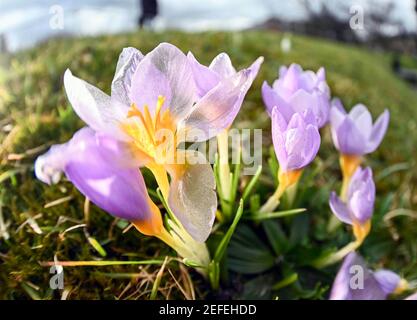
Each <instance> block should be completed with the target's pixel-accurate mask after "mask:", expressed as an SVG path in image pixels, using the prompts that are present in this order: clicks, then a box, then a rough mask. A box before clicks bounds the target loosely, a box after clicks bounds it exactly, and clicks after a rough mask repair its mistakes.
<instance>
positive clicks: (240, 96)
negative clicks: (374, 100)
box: [35, 43, 415, 299]
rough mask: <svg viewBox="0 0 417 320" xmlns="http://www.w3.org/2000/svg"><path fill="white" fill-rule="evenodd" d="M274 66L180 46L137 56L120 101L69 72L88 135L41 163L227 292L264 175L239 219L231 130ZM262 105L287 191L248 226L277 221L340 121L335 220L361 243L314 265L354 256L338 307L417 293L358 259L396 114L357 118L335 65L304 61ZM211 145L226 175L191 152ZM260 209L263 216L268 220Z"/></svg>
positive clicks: (47, 178) (127, 63)
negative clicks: (238, 236)
mask: <svg viewBox="0 0 417 320" xmlns="http://www.w3.org/2000/svg"><path fill="white" fill-rule="evenodd" d="M262 62H263V58H262V57H260V58H258V59H257V60H255V61H254V62H253V63H252V64H251V65H250V66H249V67H248V68H246V69H242V70H239V71H237V70H236V69H235V67H234V66H233V64H232V62H231V59H230V57H229V56H228V55H227V54H226V53H221V54H219V55H218V56H217V57H215V58H214V59H213V61H212V62H211V63H210V65H209V66H205V65H202V64H200V63H199V62H198V61H197V59H196V58H195V57H194V55H193V54H192V53H191V52H189V53H188V54H187V55H185V54H184V53H183V52H182V51H180V50H179V49H178V48H176V47H175V46H173V45H171V44H168V43H162V44H160V45H159V46H157V47H156V48H155V49H154V50H152V51H151V52H150V53H148V54H146V55H143V54H142V53H141V52H140V51H138V50H137V49H134V48H125V49H124V50H123V51H122V53H121V54H120V57H119V61H118V63H117V66H116V72H115V76H114V79H113V81H112V85H111V95H110V96H109V95H107V94H105V93H104V92H102V91H101V90H99V89H98V88H96V87H94V86H93V85H91V84H89V83H87V82H85V81H83V80H81V79H79V78H77V77H75V76H74V75H73V74H72V73H71V71H69V70H67V71H66V72H65V75H64V85H65V90H66V93H67V96H68V99H69V101H70V103H71V105H72V107H73V108H74V110H75V112H76V113H77V114H78V116H79V117H80V118H81V119H82V120H83V121H84V122H85V123H86V124H87V126H86V127H84V128H82V129H80V130H79V131H78V132H76V133H75V134H74V136H73V137H72V138H71V140H70V141H68V142H67V143H64V144H60V145H54V146H52V147H51V148H50V150H49V151H48V152H47V153H45V154H44V155H41V156H40V157H38V159H37V160H36V163H35V173H36V176H37V177H38V179H40V180H42V181H43V182H45V183H48V184H52V183H57V182H58V181H59V180H60V178H61V175H62V173H64V174H65V176H66V177H67V179H68V180H69V181H71V182H72V183H73V184H74V186H75V187H76V188H77V189H78V190H79V191H80V192H81V193H82V194H83V195H85V196H86V197H87V198H88V199H89V200H91V201H92V202H93V203H94V204H96V205H97V206H98V207H100V208H102V209H103V210H105V211H107V212H108V213H110V214H112V215H113V216H115V217H118V218H122V219H126V220H128V221H130V222H131V223H132V224H133V225H134V226H135V227H136V229H137V230H139V231H140V232H141V233H143V234H145V235H148V236H154V237H157V238H159V239H161V240H162V241H164V242H165V243H166V244H167V245H169V246H170V247H172V248H173V249H174V250H175V251H176V252H177V253H178V255H179V256H181V257H182V258H184V260H185V261H187V262H188V265H191V266H193V267H195V268H197V269H198V270H199V271H200V272H201V273H203V274H205V275H208V276H209V278H210V281H211V282H212V285H213V288H217V286H218V282H219V272H220V271H219V270H220V266H219V263H220V261H221V260H222V254H223V253H224V251H225V248H226V246H227V243H228V241H230V238H231V236H232V234H233V231H234V229H235V228H236V224H237V223H238V221H239V219H240V217H241V216H242V213H243V202H244V199H245V198H246V197H248V194H249V193H250V191H251V190H252V189H251V188H253V185H254V184H255V183H256V181H257V179H258V177H259V175H260V173H261V172H260V171H261V170H260V169H261V168H259V170H258V171H257V173H256V174H255V177H254V178H253V179H252V180H251V181H250V182H249V183H248V186H249V187H248V188H247V189H245V190H244V192H243V195H242V198H241V201H240V205H239V209H238V210H237V213H236V214H235V216H234V217H231V212H232V208H234V201H235V199H236V193H237V190H238V182H239V181H238V178H239V174H240V171H239V170H240V166H239V165H235V171H234V172H233V173H232V172H231V170H230V162H229V154H228V148H229V146H228V130H229V128H230V127H231V125H232V123H233V121H234V119H235V118H236V116H237V114H238V112H239V110H240V108H241V106H242V103H243V100H244V98H245V96H246V94H247V92H248V90H249V88H250V87H251V85H252V83H253V81H254V79H255V77H256V76H257V74H258V71H259V69H260V66H261V64H262ZM262 97H263V101H264V104H265V107H266V111H267V113H268V114H269V116H270V118H271V131H272V141H273V148H274V152H275V156H276V158H277V160H278V164H279V169H278V172H276V175H277V180H278V186H277V187H276V190H275V192H273V193H272V195H271V196H270V197H269V198H268V199H267V201H266V202H265V203H264V204H263V205H262V206H261V205H260V204H259V203H258V204H255V205H254V204H253V203H250V205H251V211H252V213H253V216H251V217H250V216H248V218H249V219H250V218H254V217H255V218H256V219H261V220H262V219H264V218H265V217H271V216H272V215H271V213H273V211H274V210H276V208H277V207H278V206H279V205H280V199H281V197H282V196H283V194H284V193H285V192H287V191H288V190H289V188H291V187H292V188H294V187H296V186H297V184H298V182H299V181H300V178H301V175H302V172H303V170H304V169H305V168H306V167H308V166H309V165H310V164H311V163H312V162H313V161H314V159H315V158H316V156H317V153H318V151H319V148H320V144H321V137H320V130H321V128H323V127H324V126H326V124H327V123H329V122H330V127H331V128H330V130H331V134H332V139H333V143H334V145H335V147H336V149H337V150H338V151H339V152H340V166H341V169H342V175H343V182H342V189H341V192H340V195H337V194H336V192H334V191H333V192H332V193H331V194H330V197H329V206H330V209H331V211H332V212H333V214H334V217H333V218H332V219H330V220H331V221H330V223H329V228H328V229H329V230H328V231H334V230H336V229H337V228H336V227H337V226H338V225H339V224H340V222H342V223H345V224H347V225H349V226H351V228H352V233H353V237H354V240H353V241H352V242H350V243H348V244H347V245H346V246H344V247H342V248H341V249H339V250H337V251H336V250H335V252H331V253H329V254H326V255H325V256H321V257H318V258H317V259H316V260H314V261H313V262H312V263H311V265H312V266H314V267H316V268H323V267H326V266H328V265H331V264H334V263H337V262H339V261H341V260H342V259H344V262H343V264H342V267H341V268H340V270H339V273H338V274H337V276H336V279H335V281H334V284H333V288H332V290H331V294H330V299H386V298H387V297H388V296H389V295H391V294H395V293H400V292H403V291H405V290H409V289H411V288H412V287H413V286H412V285H410V283H408V282H407V281H406V280H404V279H402V278H400V276H398V275H397V274H395V273H393V272H392V271H389V270H380V271H377V272H372V271H371V270H368V268H367V267H366V265H365V263H364V262H363V259H362V258H361V257H360V256H359V255H357V254H356V253H355V250H357V249H358V248H359V247H360V246H361V245H362V243H363V242H364V240H365V239H366V237H367V235H368V234H369V232H370V231H371V225H372V223H371V220H372V215H373V212H374V205H375V197H376V187H375V182H374V180H373V172H372V169H371V168H370V167H366V168H362V167H361V162H362V159H363V156H364V155H366V154H368V153H371V152H373V151H375V150H376V148H377V147H378V146H379V145H380V143H381V141H382V139H383V137H384V135H385V133H386V130H387V128H388V122H389V113H388V111H384V113H383V114H382V115H381V116H379V118H378V119H377V120H376V121H375V123H374V124H373V123H372V117H371V114H370V112H369V111H368V109H367V108H366V107H365V106H364V105H363V104H358V105H356V106H354V107H353V108H352V110H351V111H350V112H349V113H347V112H346V111H345V109H344V107H343V106H342V104H341V102H340V100H338V99H334V100H333V101H332V102H331V95H330V89H329V86H328V85H327V82H326V75H325V70H324V68H320V69H319V70H318V71H317V72H313V71H310V70H306V71H304V70H303V69H302V68H301V67H300V66H299V65H297V64H292V65H290V66H289V67H288V68H287V67H281V68H280V70H279V77H278V79H276V80H275V81H274V82H273V85H272V86H269V85H268V84H267V83H266V82H264V84H263V86H262ZM211 138H216V139H217V145H218V153H217V160H218V162H217V163H216V164H215V168H214V169H215V170H213V168H212V166H211V164H210V163H208V161H207V159H206V158H205V155H203V154H202V153H200V152H199V151H198V150H188V149H186V148H185V147H184V145H185V144H186V143H189V142H204V141H207V140H209V139H211ZM239 155H240V154H239ZM216 165H217V166H216ZM141 168H147V169H149V171H150V172H151V173H152V174H153V176H154V178H155V180H156V182H157V185H158V190H157V195H158V196H159V198H160V200H161V204H162V206H158V205H157V204H156V203H155V202H154V200H153V199H152V198H151V197H150V196H149V194H148V189H147V186H146V183H145V180H144V178H143V176H142V173H141V170H140V169H141ZM274 171H275V170H274ZM216 192H217V194H218V195H219V196H220V202H221V206H220V208H219V209H218V197H217V194H216ZM258 200H259V198H258ZM223 202H224V203H223ZM254 202H255V201H254ZM162 207H163V208H164V209H163V210H162V211H161V208H162ZM252 207H256V214H255V213H254V212H253V210H252ZM221 211H223V212H221ZM268 214H269V215H268ZM216 216H217V217H218V218H219V220H220V222H221V223H223V222H224V221H223V219H224V217H230V218H234V220H233V222H232V223H231V225H230V228H229V230H228V231H227V232H225V234H224V237H223V239H222V241H220V244H219V245H218V247H217V249H216V253H215V255H214V258H213V260H212V259H211V257H210V254H209V251H208V249H207V246H206V243H205V242H206V240H207V239H208V237H209V235H210V233H211V232H212V228H213V224H214V221H215V218H216ZM274 231H276V232H279V231H277V229H274ZM270 235H271V231H270V234H269V235H268V236H270ZM277 238H282V235H278V236H277ZM354 266H359V267H360V268H361V270H362V272H363V276H364V288H362V289H361V290H356V289H353V288H352V286H351V285H350V284H351V268H352V267H354ZM284 282H285V281H284ZM413 297H415V296H410V299H412V298H413Z"/></svg>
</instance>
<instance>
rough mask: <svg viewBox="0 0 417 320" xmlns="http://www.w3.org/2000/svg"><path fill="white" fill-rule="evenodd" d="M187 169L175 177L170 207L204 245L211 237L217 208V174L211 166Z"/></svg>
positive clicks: (195, 166)
mask: <svg viewBox="0 0 417 320" xmlns="http://www.w3.org/2000/svg"><path fill="white" fill-rule="evenodd" d="M198 158H201V157H198ZM197 162H202V161H201V160H200V161H199V160H197ZM184 169H185V170H184V171H183V172H182V173H181V174H179V176H177V177H173V180H172V182H171V186H170V193H169V199H168V202H169V206H170V208H171V209H172V211H173V212H174V214H175V216H176V217H177V218H178V220H179V221H180V222H181V224H182V225H183V226H184V228H185V229H186V230H187V232H188V233H189V234H190V235H191V236H192V237H193V238H194V239H195V240H196V241H198V242H204V241H206V239H207V238H208V236H209V235H210V232H211V229H212V226H213V223H214V218H215V213H216V209H217V197H216V192H215V188H216V183H215V180H214V173H213V170H212V168H211V166H210V164H209V163H197V164H189V163H188V164H186V165H185V167H184Z"/></svg>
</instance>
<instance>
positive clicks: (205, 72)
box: [187, 52, 221, 97]
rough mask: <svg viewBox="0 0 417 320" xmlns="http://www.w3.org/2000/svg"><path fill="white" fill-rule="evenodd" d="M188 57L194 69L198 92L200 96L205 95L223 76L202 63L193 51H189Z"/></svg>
mask: <svg viewBox="0 0 417 320" xmlns="http://www.w3.org/2000/svg"><path fill="white" fill-rule="evenodd" d="M187 59H188V61H189V62H190V66H191V68H192V71H193V76H194V81H195V84H196V87H197V94H198V96H199V97H203V96H204V95H205V94H206V93H207V92H209V91H210V90H211V89H213V88H214V87H215V86H216V85H217V84H218V83H219V82H220V80H221V76H220V75H218V74H217V73H216V72H215V71H213V70H210V69H209V68H208V67H206V66H204V65H202V64H200V63H199V62H198V61H197V59H196V58H195V57H194V55H193V54H192V53H191V52H188V54H187Z"/></svg>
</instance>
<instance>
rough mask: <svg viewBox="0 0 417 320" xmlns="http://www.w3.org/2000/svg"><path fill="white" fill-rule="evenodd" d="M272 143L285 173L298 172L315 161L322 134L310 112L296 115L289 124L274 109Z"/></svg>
mask: <svg viewBox="0 0 417 320" xmlns="http://www.w3.org/2000/svg"><path fill="white" fill-rule="evenodd" d="M271 118H272V124H271V126H272V141H273V143H274V148H275V153H276V155H277V158H278V162H279V165H280V169H281V171H283V172H292V171H298V170H301V169H303V168H304V167H306V166H307V165H309V164H310V163H311V161H313V160H314V158H315V157H316V155H317V152H318V150H319V147H320V134H319V131H318V129H317V126H316V125H315V120H314V115H313V114H312V112H311V111H310V110H306V111H305V112H304V114H303V115H302V114H300V113H294V114H293V115H292V116H291V118H290V120H289V121H288V122H287V121H286V119H285V117H284V116H283V115H282V113H281V112H280V111H279V108H278V107H274V108H273V109H272V117H271Z"/></svg>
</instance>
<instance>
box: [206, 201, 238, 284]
mask: <svg viewBox="0 0 417 320" xmlns="http://www.w3.org/2000/svg"><path fill="white" fill-rule="evenodd" d="M242 214H243V200H242V199H240V201H239V208H238V209H237V212H236V214H235V217H234V219H233V222H232V224H231V226H230V227H229V230H227V232H226V234H225V235H224V236H223V238H222V240H221V241H220V243H219V246H218V247H217V250H216V252H215V253H214V257H213V260H212V261H211V262H210V264H209V266H208V274H209V279H210V283H211V286H212V288H213V289H214V290H217V289H218V287H219V281H220V261H221V260H222V259H223V257H224V254H225V253H226V249H227V246H228V245H229V242H230V239H231V238H232V235H233V233H234V232H235V229H236V226H237V224H238V222H239V220H240V218H241V217H242Z"/></svg>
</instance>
